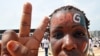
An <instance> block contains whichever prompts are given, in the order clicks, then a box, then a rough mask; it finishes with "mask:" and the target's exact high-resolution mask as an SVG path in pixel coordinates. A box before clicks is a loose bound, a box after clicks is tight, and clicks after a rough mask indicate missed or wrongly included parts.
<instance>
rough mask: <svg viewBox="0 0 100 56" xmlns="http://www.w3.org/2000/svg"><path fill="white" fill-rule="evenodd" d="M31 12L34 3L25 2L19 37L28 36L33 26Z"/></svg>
mask: <svg viewBox="0 0 100 56" xmlns="http://www.w3.org/2000/svg"><path fill="white" fill-rule="evenodd" d="M31 13H32V5H31V4H30V3H28V2H27V3H25V4H24V8H23V14H22V19H21V24H20V30H19V37H28V36H29V33H30V27H31Z"/></svg>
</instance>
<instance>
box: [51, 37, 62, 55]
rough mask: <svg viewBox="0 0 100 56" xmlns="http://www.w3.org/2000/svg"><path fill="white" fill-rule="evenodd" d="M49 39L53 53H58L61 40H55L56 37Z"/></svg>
mask: <svg viewBox="0 0 100 56" xmlns="http://www.w3.org/2000/svg"><path fill="white" fill-rule="evenodd" d="M50 40H51V48H52V51H53V53H54V54H56V55H57V54H58V53H59V52H60V51H61V45H62V44H61V43H62V41H61V40H57V39H50Z"/></svg>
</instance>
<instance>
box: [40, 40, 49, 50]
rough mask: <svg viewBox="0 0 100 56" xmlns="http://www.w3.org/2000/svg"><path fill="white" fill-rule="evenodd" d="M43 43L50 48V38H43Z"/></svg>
mask: <svg viewBox="0 0 100 56" xmlns="http://www.w3.org/2000/svg"><path fill="white" fill-rule="evenodd" d="M42 43H43V44H44V46H43V47H44V48H49V40H48V39H43V40H42Z"/></svg>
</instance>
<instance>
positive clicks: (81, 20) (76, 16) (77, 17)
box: [73, 13, 86, 28]
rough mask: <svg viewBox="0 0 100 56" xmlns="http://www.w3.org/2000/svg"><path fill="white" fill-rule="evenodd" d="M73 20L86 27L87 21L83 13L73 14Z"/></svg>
mask: <svg viewBox="0 0 100 56" xmlns="http://www.w3.org/2000/svg"><path fill="white" fill-rule="evenodd" d="M73 21H74V22H75V23H79V24H80V25H82V26H84V27H85V28H86V21H85V18H84V17H83V16H82V15H80V14H78V13H75V14H74V16H73Z"/></svg>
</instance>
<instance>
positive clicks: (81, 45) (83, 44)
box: [80, 41, 88, 53]
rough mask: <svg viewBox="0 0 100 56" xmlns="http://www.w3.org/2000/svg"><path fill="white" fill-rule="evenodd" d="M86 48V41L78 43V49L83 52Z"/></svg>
mask: <svg viewBox="0 0 100 56" xmlns="http://www.w3.org/2000/svg"><path fill="white" fill-rule="evenodd" d="M87 49H88V42H86V41H84V42H82V43H81V44H80V51H81V52H83V53H84V52H86V51H87Z"/></svg>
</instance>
